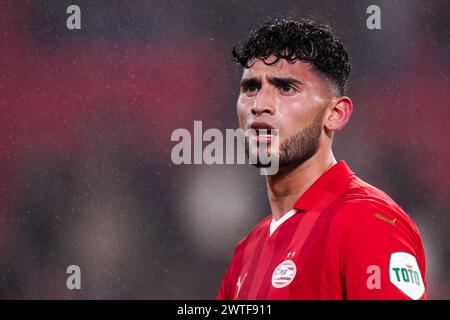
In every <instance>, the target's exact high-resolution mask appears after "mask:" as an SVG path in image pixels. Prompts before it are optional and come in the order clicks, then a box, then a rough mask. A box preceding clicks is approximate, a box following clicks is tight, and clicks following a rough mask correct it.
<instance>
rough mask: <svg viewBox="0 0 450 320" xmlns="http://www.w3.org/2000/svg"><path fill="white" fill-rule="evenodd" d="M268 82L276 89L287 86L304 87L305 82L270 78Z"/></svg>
mask: <svg viewBox="0 0 450 320" xmlns="http://www.w3.org/2000/svg"><path fill="white" fill-rule="evenodd" d="M267 81H269V83H270V84H271V85H274V86H275V87H283V86H285V85H303V82H301V81H300V80H297V79H294V78H292V77H269V78H268V79H267Z"/></svg>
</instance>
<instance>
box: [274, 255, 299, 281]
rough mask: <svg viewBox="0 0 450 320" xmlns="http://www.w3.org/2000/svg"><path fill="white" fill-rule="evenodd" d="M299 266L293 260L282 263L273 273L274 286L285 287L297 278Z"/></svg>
mask: <svg viewBox="0 0 450 320" xmlns="http://www.w3.org/2000/svg"><path fill="white" fill-rule="evenodd" d="M296 273H297V267H296V265H295V263H294V261H292V260H285V261H283V262H282V263H280V264H279V265H278V266H277V267H276V268H275V270H274V271H273V274H272V286H274V287H275V288H284V287H286V286H288V285H289V284H290V283H291V282H292V280H294V278H295V274H296Z"/></svg>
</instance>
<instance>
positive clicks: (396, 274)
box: [389, 252, 425, 300]
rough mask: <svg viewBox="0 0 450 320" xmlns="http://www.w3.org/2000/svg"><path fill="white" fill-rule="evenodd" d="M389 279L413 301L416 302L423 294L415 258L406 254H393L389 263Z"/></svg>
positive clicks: (420, 275)
mask: <svg viewBox="0 0 450 320" xmlns="http://www.w3.org/2000/svg"><path fill="white" fill-rule="evenodd" d="M389 279H390V280H391V283H392V284H393V285H394V286H396V287H397V288H398V289H400V291H402V292H403V293H404V294H406V295H407V296H408V297H410V298H411V299H413V300H418V299H420V298H421V297H422V295H423V294H424V292H425V285H424V283H423V280H422V274H421V273H420V269H419V266H418V265H417V261H416V258H415V257H414V256H413V255H411V254H409V253H406V252H394V253H393V254H391V260H390V262H389Z"/></svg>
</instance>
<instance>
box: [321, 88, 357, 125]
mask: <svg viewBox="0 0 450 320" xmlns="http://www.w3.org/2000/svg"><path fill="white" fill-rule="evenodd" d="M352 111H353V102H352V100H351V99H350V98H349V97H346V96H340V97H334V98H333V99H332V100H331V102H330V106H329V109H328V112H327V115H326V117H325V120H324V126H325V128H326V129H327V130H328V131H331V132H333V131H340V130H342V129H343V128H344V127H345V125H346V124H347V122H348V120H349V119H350V115H351V114H352Z"/></svg>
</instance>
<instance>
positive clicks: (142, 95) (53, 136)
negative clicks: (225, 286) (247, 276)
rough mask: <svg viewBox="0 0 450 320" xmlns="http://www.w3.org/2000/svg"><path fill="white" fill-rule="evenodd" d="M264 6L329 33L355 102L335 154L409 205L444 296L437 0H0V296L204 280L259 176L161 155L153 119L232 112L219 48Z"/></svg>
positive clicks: (158, 295) (186, 286)
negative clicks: (342, 56)
mask: <svg viewBox="0 0 450 320" xmlns="http://www.w3.org/2000/svg"><path fill="white" fill-rule="evenodd" d="M70 4H77V5H79V6H80V8H81V30H77V31H70V30H68V29H67V28H66V18H67V17H68V15H67V14H66V8H67V6H69V5H70ZM371 4H377V5H378V6H380V8H381V26H382V29H381V30H369V29H367V27H366V19H367V17H368V14H366V8H367V7H368V6H369V5H371ZM275 17H278V18H280V17H292V18H298V17H309V18H314V19H316V20H318V21H320V22H323V23H328V24H330V25H331V26H333V27H334V28H335V30H336V31H337V33H338V34H340V35H341V37H342V39H343V40H344V42H345V43H346V46H347V48H348V51H349V52H350V56H351V61H352V64H353V71H352V74H351V77H350V90H349V96H350V97H351V98H352V99H353V100H354V113H353V115H352V119H351V122H350V123H349V125H348V126H347V127H346V129H345V130H344V131H343V132H341V133H340V134H338V135H337V136H336V137H335V145H334V150H335V155H336V157H337V158H338V159H345V160H346V161H347V163H348V164H349V165H350V167H351V168H352V169H353V170H354V171H355V172H356V173H357V174H358V175H359V176H360V177H362V178H363V179H365V180H367V181H368V182H370V183H371V184H373V185H375V186H377V187H379V188H381V189H383V190H384V191H386V192H387V193H389V194H390V195H391V196H392V197H393V198H394V199H395V200H396V201H397V202H398V203H399V204H400V205H401V206H402V207H403V208H404V209H405V211H406V212H408V213H409V215H410V216H411V217H412V218H413V219H414V220H415V221H416V223H417V225H418V226H419V229H420V231H421V234H422V237H423V241H424V245H425V250H426V254H427V267H428V268H427V276H428V295H429V297H430V298H432V299H448V298H450V280H449V276H448V270H449V269H450V232H449V227H450V220H449V209H450V204H449V201H448V200H449V194H450V184H449V178H450V166H449V162H448V160H449V156H450V148H449V143H448V136H449V134H450V126H449V117H450V105H449V100H450V79H449V74H450V62H449V61H450V42H449V39H450V1H419V0H415V1H406V0H404V1H299V0H295V1H266V0H265V1H261V0H258V1H191V0H183V1H106V0H102V1H82V0H73V1H0V298H4V299H5V298H12V299H23V298H27V299H48V298H58V299H79V298H87V299H105V298H112V299H126V298H128V299H137V298H142V299H211V298H214V297H215V295H216V292H217V290H218V287H219V284H220V281H221V278H222V276H223V274H224V272H225V270H226V267H227V265H228V262H229V260H230V258H231V254H232V251H233V248H234V246H235V244H236V243H237V242H238V241H239V240H240V239H241V238H242V237H243V236H244V235H245V234H246V233H247V232H248V231H249V230H250V229H251V228H252V227H253V226H254V225H255V224H257V223H258V222H259V221H260V220H261V219H262V218H263V217H265V216H267V215H269V214H270V208H269V205H268V201H267V198H266V190H265V183H264V178H263V177H262V176H260V175H259V170H256V169H254V168H252V167H250V166H243V165H241V166H231V165H213V166H207V165H181V166H175V165H173V164H172V162H171V159H170V152H171V149H172V147H173V146H174V145H175V143H174V142H171V141H170V135H171V133H172V131H173V130H175V129H177V128H187V129H188V130H189V131H191V132H193V121H194V120H202V121H203V128H204V129H206V128H212V127H214V128H219V129H221V130H222V131H224V130H225V129H226V128H235V127H236V126H237V119H236V116H235V103H236V98H237V94H238V82H239V78H240V75H241V70H240V68H239V67H238V66H236V65H234V64H233V63H232V62H231V55H230V51H231V48H232V46H233V45H235V44H238V43H240V42H241V41H242V40H243V39H245V37H246V36H247V34H248V32H249V31H250V30H252V29H256V28H258V27H259V26H260V25H261V24H262V23H264V22H265V21H266V20H268V19H269V18H275ZM72 264H75V265H79V266H80V267H81V273H82V280H81V285H82V290H79V291H77V290H74V291H70V290H68V289H67V287H66V278H67V277H68V275H67V274H66V268H67V266H69V265H72Z"/></svg>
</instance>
